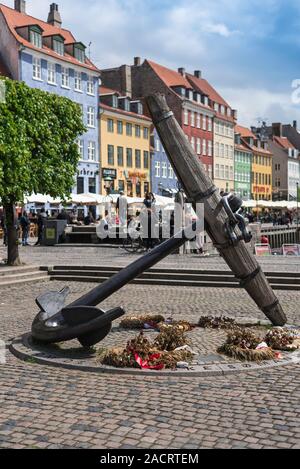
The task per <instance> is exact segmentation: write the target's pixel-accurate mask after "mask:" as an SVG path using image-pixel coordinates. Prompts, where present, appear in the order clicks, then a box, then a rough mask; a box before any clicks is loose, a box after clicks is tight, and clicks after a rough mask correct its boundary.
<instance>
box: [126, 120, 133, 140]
mask: <svg viewBox="0 0 300 469" xmlns="http://www.w3.org/2000/svg"><path fill="white" fill-rule="evenodd" d="M126 135H127V137H132V124H129V123H127V124H126Z"/></svg>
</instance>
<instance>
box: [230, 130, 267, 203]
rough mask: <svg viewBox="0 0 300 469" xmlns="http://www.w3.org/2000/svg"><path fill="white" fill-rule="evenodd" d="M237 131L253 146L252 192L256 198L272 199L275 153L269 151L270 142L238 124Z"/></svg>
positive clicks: (253, 197)
mask: <svg viewBox="0 0 300 469" xmlns="http://www.w3.org/2000/svg"><path fill="white" fill-rule="evenodd" d="M236 132H237V133H239V134H240V135H241V137H242V140H243V141H245V143H247V145H248V146H249V147H250V148H251V151H252V154H253V158H252V174H251V185H252V188H251V193H252V197H251V198H252V199H254V200H272V165H273V154H272V153H271V152H270V151H269V148H268V143H267V142H265V141H262V140H260V139H259V138H258V137H257V136H256V135H255V134H254V133H253V132H252V131H251V130H250V129H247V128H246V127H242V126H237V127H236Z"/></svg>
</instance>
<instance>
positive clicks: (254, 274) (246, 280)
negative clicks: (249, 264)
mask: <svg viewBox="0 0 300 469" xmlns="http://www.w3.org/2000/svg"><path fill="white" fill-rule="evenodd" d="M260 272H261V267H257V269H255V270H254V272H252V273H251V274H249V275H247V276H246V277H241V278H240V280H241V281H240V286H241V287H242V288H245V286H246V285H247V284H248V283H249V282H251V280H254V279H255V277H257V275H258V274H260Z"/></svg>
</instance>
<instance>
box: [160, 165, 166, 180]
mask: <svg viewBox="0 0 300 469" xmlns="http://www.w3.org/2000/svg"><path fill="white" fill-rule="evenodd" d="M161 169H162V175H161V177H162V178H164V179H166V178H167V177H168V174H167V172H168V166H167V163H162V168H161Z"/></svg>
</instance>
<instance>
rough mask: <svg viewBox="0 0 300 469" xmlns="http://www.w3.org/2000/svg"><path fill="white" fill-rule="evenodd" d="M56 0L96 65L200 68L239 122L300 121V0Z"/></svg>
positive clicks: (37, 6)
mask: <svg viewBox="0 0 300 469" xmlns="http://www.w3.org/2000/svg"><path fill="white" fill-rule="evenodd" d="M2 2H3V3H6V4H7V5H9V6H13V3H14V2H13V0H2ZM50 3H52V2H50V1H49V0H27V11H28V13H29V14H31V15H33V16H37V17H39V18H47V14H48V11H49V4H50ZM57 3H59V7H60V11H61V15H62V19H63V24H64V26H65V27H66V28H68V29H71V30H72V31H73V33H74V34H75V36H76V37H77V38H78V40H81V41H82V42H84V43H85V44H86V45H88V44H89V42H92V45H91V56H92V59H93V60H94V62H95V63H96V64H97V66H98V67H99V68H107V67H111V66H117V65H120V64H124V63H128V64H130V63H132V61H133V57H134V56H141V57H142V58H149V59H152V60H154V61H156V62H158V63H161V64H164V65H166V66H169V67H172V68H175V69H177V68H178V67H185V68H186V69H187V70H189V71H191V72H193V71H194V70H195V69H197V70H198V69H200V70H202V73H203V76H204V77H205V78H207V79H208V80H209V81H210V82H211V83H212V84H213V85H214V86H215V87H216V88H217V90H219V91H220V92H221V93H222V94H223V96H224V98H225V99H227V101H229V103H230V104H231V106H232V107H233V108H236V109H238V112H239V121H240V123H241V124H246V125H255V124H257V121H258V119H260V118H262V119H266V120H267V121H268V122H269V123H271V122H274V121H280V120H281V121H284V122H291V121H293V120H296V119H297V120H299V124H300V99H298V101H299V102H298V103H297V102H293V100H292V92H293V88H292V82H293V81H294V80H297V79H299V80H300V60H299V59H300V34H299V32H300V2H299V0H264V1H263V2H262V1H261V0H211V1H208V0H97V1H95V0H75V1H74V0H58V1H57ZM298 87H300V81H299V84H298ZM298 94H299V96H300V93H298ZM299 96H298V97H299Z"/></svg>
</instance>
